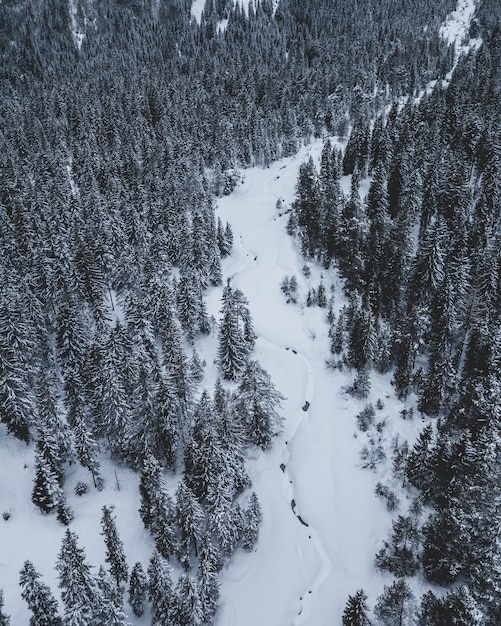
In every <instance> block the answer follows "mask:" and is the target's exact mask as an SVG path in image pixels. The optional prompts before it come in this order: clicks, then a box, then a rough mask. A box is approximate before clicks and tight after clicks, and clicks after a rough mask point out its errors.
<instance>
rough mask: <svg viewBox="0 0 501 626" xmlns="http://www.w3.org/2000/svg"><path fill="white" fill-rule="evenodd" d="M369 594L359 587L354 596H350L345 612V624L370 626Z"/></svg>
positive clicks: (347, 625)
mask: <svg viewBox="0 0 501 626" xmlns="http://www.w3.org/2000/svg"><path fill="white" fill-rule="evenodd" d="M367 614H368V607H367V594H366V593H365V591H364V590H363V589H359V590H358V591H357V592H356V593H355V595H354V596H348V601H347V603H346V607H345V609H344V612H343V617H342V622H343V626H369V624H370V621H369V617H368V615H367Z"/></svg>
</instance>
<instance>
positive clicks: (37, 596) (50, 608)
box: [0, 561, 62, 626]
mask: <svg viewBox="0 0 501 626" xmlns="http://www.w3.org/2000/svg"><path fill="white" fill-rule="evenodd" d="M40 578H41V575H40V574H39V573H38V572H37V571H36V570H35V568H34V566H33V563H31V561H25V562H24V565H23V568H22V570H21V571H20V572H19V584H20V586H21V588H22V591H21V597H22V599H23V600H24V601H25V602H26V603H27V604H28V608H29V609H30V611H31V612H32V616H31V617H30V626H62V621H61V618H60V617H59V616H58V614H57V613H58V605H57V601H56V599H55V598H54V596H53V595H52V592H51V590H50V589H49V587H48V586H47V585H46V584H45V583H44V582H42V581H41V580H40ZM0 608H1V607H0ZM0 623H2V622H1V619H0Z"/></svg>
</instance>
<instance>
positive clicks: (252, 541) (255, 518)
mask: <svg viewBox="0 0 501 626" xmlns="http://www.w3.org/2000/svg"><path fill="white" fill-rule="evenodd" d="M262 521H263V513H262V511H261V506H260V504H259V500H258V498H257V495H256V493H255V492H254V491H253V492H252V494H251V496H250V498H249V504H248V506H247V508H246V509H245V511H244V519H243V533H242V547H243V548H244V550H248V551H251V550H253V549H254V548H255V547H256V545H257V541H258V537H259V527H260V526H261V523H262Z"/></svg>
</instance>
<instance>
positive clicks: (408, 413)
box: [400, 407, 414, 420]
mask: <svg viewBox="0 0 501 626" xmlns="http://www.w3.org/2000/svg"><path fill="white" fill-rule="evenodd" d="M400 417H401V418H402V419H403V420H412V419H414V409H413V408H412V407H411V408H410V409H402V410H401V411H400Z"/></svg>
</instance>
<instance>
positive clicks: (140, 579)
mask: <svg viewBox="0 0 501 626" xmlns="http://www.w3.org/2000/svg"><path fill="white" fill-rule="evenodd" d="M147 591H148V578H147V577H146V574H145V572H144V569H143V566H142V565H141V563H139V562H138V563H135V565H134V567H133V568H132V571H131V573H130V580H129V598H128V600H129V604H130V606H131V608H132V611H133V612H134V615H135V616H136V617H141V616H142V615H143V613H144V603H145V600H146V594H147Z"/></svg>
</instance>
